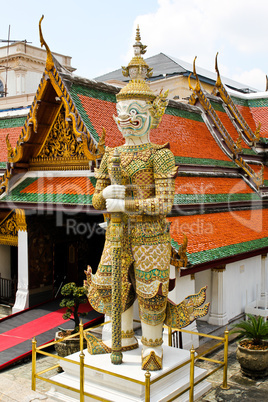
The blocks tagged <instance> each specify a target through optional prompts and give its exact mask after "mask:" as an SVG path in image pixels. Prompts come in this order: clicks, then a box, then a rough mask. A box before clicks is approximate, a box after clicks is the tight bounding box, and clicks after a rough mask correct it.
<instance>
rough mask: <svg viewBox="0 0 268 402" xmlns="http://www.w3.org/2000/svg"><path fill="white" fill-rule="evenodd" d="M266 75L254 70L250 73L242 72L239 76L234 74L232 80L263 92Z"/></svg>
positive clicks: (256, 69) (257, 69)
mask: <svg viewBox="0 0 268 402" xmlns="http://www.w3.org/2000/svg"><path fill="white" fill-rule="evenodd" d="M265 76H266V74H265V73H264V72H263V71H262V70H260V69H259V68H254V69H252V70H250V71H243V72H241V73H240V74H234V75H233V77H232V79H234V80H235V81H238V82H242V83H247V84H248V85H250V86H251V87H253V88H256V89H258V90H260V91H264V90H265V86H266V78H265Z"/></svg>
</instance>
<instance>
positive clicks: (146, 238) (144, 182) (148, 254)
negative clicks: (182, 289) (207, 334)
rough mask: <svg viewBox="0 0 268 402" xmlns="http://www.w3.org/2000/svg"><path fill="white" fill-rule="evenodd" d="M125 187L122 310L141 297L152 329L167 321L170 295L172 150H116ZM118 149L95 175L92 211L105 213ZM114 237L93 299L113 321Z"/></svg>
mask: <svg viewBox="0 0 268 402" xmlns="http://www.w3.org/2000/svg"><path fill="white" fill-rule="evenodd" d="M117 150H118V152H119V154H120V159H121V169H122V184H123V185H125V186H126V198H125V213H123V214H122V215H123V218H122V220H123V236H122V237H123V239H122V249H121V270H122V273H121V275H122V308H123V311H125V310H127V309H128V308H129V307H130V306H131V305H132V304H133V302H134V300H135V297H136V295H137V297H138V301H139V309H140V318H141V320H142V321H144V322H147V323H149V324H150V325H157V324H159V323H162V322H163V320H164V318H165V310H166V300H167V294H168V290H169V267H170V234H169V224H168V222H167V220H166V215H167V214H168V213H169V212H170V211H171V208H172V205H173V199H174V187H175V183H174V177H175V175H176V170H177V169H176V167H175V160H174V156H173V154H172V152H171V151H170V150H169V149H168V144H165V145H156V144H152V143H146V144H144V145H138V146H120V147H118V148H117ZM113 152H114V149H112V148H106V152H105V154H104V156H103V159H102V162H101V165H100V168H99V169H97V170H96V178H97V183H96V189H95V193H94V196H93V206H94V208H96V209H101V210H104V209H105V208H106V204H105V199H104V198H103V196H102V190H103V189H104V188H105V187H107V186H108V185H110V184H111V182H110V177H109V170H110V167H111V158H112V156H113ZM111 247H112V234H111V233H110V229H109V225H108V228H107V232H106V241H105V246H104V250H103V254H102V257H101V261H100V264H99V267H98V270H97V273H96V274H95V275H93V276H92V280H91V285H90V289H89V293H88V298H89V301H90V303H91V304H92V306H93V308H94V309H95V310H97V311H100V312H103V313H106V314H108V315H111V285H112V260H111Z"/></svg>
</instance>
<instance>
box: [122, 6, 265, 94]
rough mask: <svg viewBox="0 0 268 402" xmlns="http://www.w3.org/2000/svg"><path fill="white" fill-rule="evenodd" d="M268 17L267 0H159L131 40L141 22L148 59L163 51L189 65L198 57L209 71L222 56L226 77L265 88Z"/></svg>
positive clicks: (200, 62)
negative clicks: (154, 9) (217, 55)
mask: <svg viewBox="0 0 268 402" xmlns="http://www.w3.org/2000/svg"><path fill="white" fill-rule="evenodd" d="M267 14H268V2H267V0H255V2H254V3H253V2H252V0H224V1H220V0H188V1H185V0H158V9H157V11H156V12H154V13H149V14H144V15H140V16H139V17H137V18H136V20H135V22H134V26H133V37H134V30H135V29H136V26H137V24H139V25H140V28H141V36H142V42H143V43H144V44H146V45H148V52H147V56H152V55H154V54H157V53H160V52H163V53H165V54H170V55H172V56H174V57H177V58H180V59H183V60H185V61H188V62H192V61H193V59H194V57H195V56H198V58H197V64H199V65H200V67H203V68H206V69H209V70H211V71H213V70H214V59H215V55H216V53H217V52H219V54H220V58H219V68H220V71H221V73H222V75H225V76H227V77H229V78H233V79H234V77H235V76H236V77H237V80H238V78H239V81H241V80H242V82H243V83H245V84H248V85H251V86H255V87H257V88H260V89H262V88H264V84H263V83H264V82H265V74H266V73H264V72H263V71H265V70H266V66H267V65H268V57H267V55H266V53H265V52H264V49H265V45H266V41H265V38H266V36H267V33H266V30H267V28H266V26H267ZM132 53H133V51H132V49H131V50H130V51H129V53H128V55H127V59H128V60H129V57H130V55H131V56H132ZM238 70H239V71H240V72H238ZM222 71H224V72H222ZM226 72H228V75H226ZM247 80H249V81H247Z"/></svg>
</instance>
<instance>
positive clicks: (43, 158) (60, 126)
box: [30, 108, 89, 170]
mask: <svg viewBox="0 0 268 402" xmlns="http://www.w3.org/2000/svg"><path fill="white" fill-rule="evenodd" d="M85 146H86V144H85V142H83V141H81V139H80V141H79V140H78V139H77V137H76V136H75V134H74V133H73V130H72V125H71V124H70V123H69V122H67V121H66V119H65V113H64V110H63V108H62V109H61V111H60V112H59V113H58V115H57V117H56V119H55V121H54V124H53V126H52V129H51V130H50V132H49V135H48V137H47V139H46V141H45V142H44V144H43V147H42V148H41V150H40V152H39V154H38V155H37V157H35V158H32V159H30V170H33V169H34V168H37V169H43V168H47V169H48V168H51V167H52V168H57V169H61V170H62V169H64V170H65V169H70V166H72V167H74V166H76V169H80V168H82V169H83V168H84V169H89V163H88V158H86V156H85V152H84V148H85Z"/></svg>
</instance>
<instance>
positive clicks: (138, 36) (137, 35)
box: [136, 24, 141, 42]
mask: <svg viewBox="0 0 268 402" xmlns="http://www.w3.org/2000/svg"><path fill="white" fill-rule="evenodd" d="M140 41H141V34H140V26H139V24H138V25H137V28H136V42H140Z"/></svg>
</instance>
